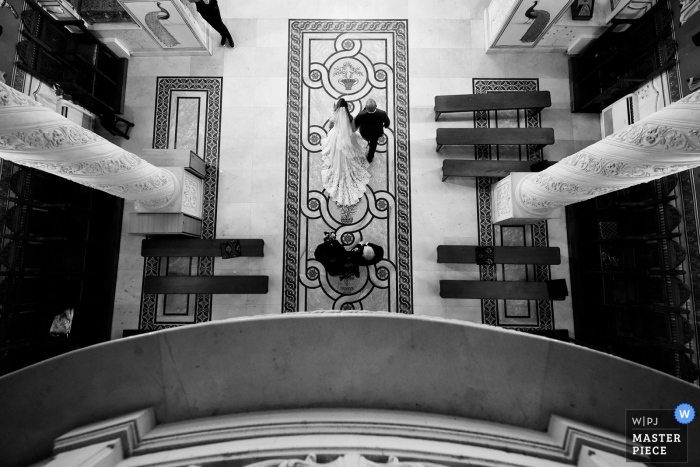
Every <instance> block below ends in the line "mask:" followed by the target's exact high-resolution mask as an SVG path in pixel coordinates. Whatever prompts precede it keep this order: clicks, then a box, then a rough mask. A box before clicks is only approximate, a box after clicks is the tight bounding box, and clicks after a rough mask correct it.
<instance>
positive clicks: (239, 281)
mask: <svg viewBox="0 0 700 467" xmlns="http://www.w3.org/2000/svg"><path fill="white" fill-rule="evenodd" d="M267 283H268V276H149V277H145V278H144V280H143V293H147V294H266V293H267Z"/></svg>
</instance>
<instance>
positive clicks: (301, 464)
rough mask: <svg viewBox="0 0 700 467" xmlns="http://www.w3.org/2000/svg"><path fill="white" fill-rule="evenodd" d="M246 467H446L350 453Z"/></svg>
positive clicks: (258, 463) (312, 455)
mask: <svg viewBox="0 0 700 467" xmlns="http://www.w3.org/2000/svg"><path fill="white" fill-rule="evenodd" d="M246 467H445V466H442V465H440V464H433V463H430V462H401V461H399V459H398V458H396V457H394V456H389V459H388V461H387V462H385V463H381V462H373V461H371V460H368V459H367V458H365V457H363V456H361V455H359V454H356V453H350V454H345V455H343V456H339V457H338V458H337V459H335V460H334V461H331V462H323V463H321V462H318V461H317V460H316V454H309V455H308V456H307V457H306V459H304V460H301V459H287V460H278V459H270V460H267V461H262V462H256V463H254V464H249V465H248V466H246Z"/></svg>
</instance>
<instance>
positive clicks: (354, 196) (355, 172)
mask: <svg viewBox="0 0 700 467" xmlns="http://www.w3.org/2000/svg"><path fill="white" fill-rule="evenodd" d="M330 121H331V122H333V124H334V125H335V126H334V127H333V128H332V129H331V131H329V132H328V136H327V137H326V138H323V139H322V140H321V155H322V157H323V159H322V165H321V182H322V183H323V188H325V189H326V192H328V195H329V196H330V198H331V199H332V200H333V201H335V203H336V204H337V205H338V206H352V205H353V204H357V203H358V202H359V201H360V199H361V198H362V196H363V195H364V193H365V190H366V189H367V184H368V183H369V179H370V177H371V175H370V174H369V172H368V171H367V169H368V168H369V162H367V150H368V147H367V142H366V141H365V140H364V139H362V137H361V136H360V135H359V134H357V133H355V132H353V131H352V127H351V126H350V118H349V117H348V113H347V111H346V110H345V108H343V107H340V108H338V110H336V111H335V112H333V115H332V116H331V118H330Z"/></svg>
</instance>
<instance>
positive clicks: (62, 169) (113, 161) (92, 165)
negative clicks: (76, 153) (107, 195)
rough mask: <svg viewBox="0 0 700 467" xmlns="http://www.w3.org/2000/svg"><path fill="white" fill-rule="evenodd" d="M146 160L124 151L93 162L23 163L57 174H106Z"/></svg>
mask: <svg viewBox="0 0 700 467" xmlns="http://www.w3.org/2000/svg"><path fill="white" fill-rule="evenodd" d="M145 163H146V161H144V160H143V159H141V158H139V157H137V156H135V155H133V154H131V153H130V152H126V151H124V152H123V153H122V154H120V155H118V156H114V157H111V158H109V159H103V160H100V161H94V162H72V163H71V162H69V163H66V164H50V163H46V162H37V161H25V163H24V165H26V166H27V167H32V168H34V169H37V170H43V171H44V172H51V173H54V174H57V175H106V174H118V173H122V172H128V171H129V170H132V169H134V168H136V167H139V166H141V165H143V164H145Z"/></svg>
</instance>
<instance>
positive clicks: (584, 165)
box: [492, 92, 700, 225]
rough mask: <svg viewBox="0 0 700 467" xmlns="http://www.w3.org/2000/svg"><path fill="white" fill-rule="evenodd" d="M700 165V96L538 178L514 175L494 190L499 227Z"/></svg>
mask: <svg viewBox="0 0 700 467" xmlns="http://www.w3.org/2000/svg"><path fill="white" fill-rule="evenodd" d="M699 165H700V92H696V93H694V94H690V95H689V96H686V97H684V98H683V99H681V100H679V101H678V102H675V103H673V104H671V105H669V106H668V107H665V108H663V109H661V110H659V111H658V112H656V113H654V114H652V115H650V116H648V117H646V118H644V119H642V120H640V121H639V122H637V123H634V124H632V125H630V126H628V127H625V128H624V129H622V130H620V131H618V132H616V133H614V134H612V135H610V136H608V137H607V138H605V139H603V140H601V141H598V142H597V143H594V144H592V145H590V146H588V147H587V148H586V149H584V150H582V151H579V152H577V153H576V154H574V155H572V156H569V157H567V158H565V159H562V160H561V161H560V162H558V163H557V164H554V165H553V166H551V167H549V168H548V169H546V170H544V171H542V172H539V173H513V174H511V175H510V176H509V177H506V178H504V179H503V180H501V181H500V182H498V183H497V184H495V185H494V186H493V188H492V199H493V213H494V214H493V215H494V223H495V224H503V225H507V224H522V223H533V222H538V221H540V220H542V219H548V218H555V217H559V215H560V213H561V209H560V208H562V207H563V206H566V205H568V204H572V203H577V202H579V201H585V200H587V199H590V198H593V197H596V196H599V195H602V194H605V193H610V192H612V191H616V190H621V189H623V188H628V187H631V186H633V185H637V184H640V183H645V182H648V181H650V180H655V179H657V178H661V177H665V176H666V175H670V174H673V173H676V172H681V171H683V170H688V169H692V168H694V167H697V166H699Z"/></svg>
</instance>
